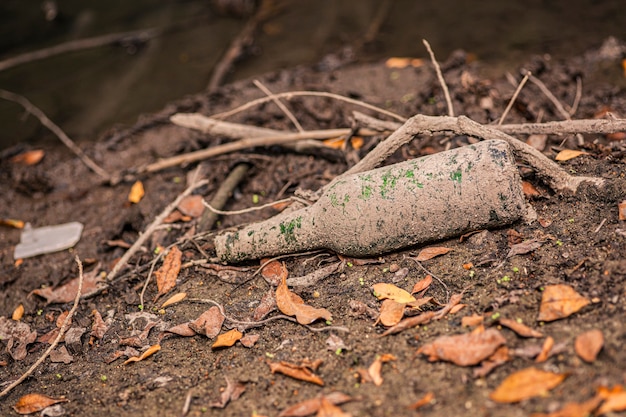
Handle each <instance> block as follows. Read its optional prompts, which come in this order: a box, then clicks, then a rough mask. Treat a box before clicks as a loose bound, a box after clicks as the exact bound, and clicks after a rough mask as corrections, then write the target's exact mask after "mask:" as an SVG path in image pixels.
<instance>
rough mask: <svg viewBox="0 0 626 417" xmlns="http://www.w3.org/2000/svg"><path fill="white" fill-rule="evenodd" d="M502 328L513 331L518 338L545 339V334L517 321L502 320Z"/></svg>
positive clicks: (500, 320)
mask: <svg viewBox="0 0 626 417" xmlns="http://www.w3.org/2000/svg"><path fill="white" fill-rule="evenodd" d="M498 323H500V324H501V325H502V326H504V327H507V328H509V329H511V330H513V331H514V332H515V333H516V334H517V335H518V336H522V337H537V338H538V337H543V333H541V332H538V331H537V330H534V329H531V328H530V327H528V326H526V325H525V324H522V323H519V322H517V321H516V320H511V319H504V318H501V319H499V320H498Z"/></svg>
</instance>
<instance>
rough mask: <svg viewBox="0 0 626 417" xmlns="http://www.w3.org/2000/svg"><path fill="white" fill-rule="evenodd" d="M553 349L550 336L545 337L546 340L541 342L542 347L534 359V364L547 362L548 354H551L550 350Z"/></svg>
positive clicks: (552, 340)
mask: <svg viewBox="0 0 626 417" xmlns="http://www.w3.org/2000/svg"><path fill="white" fill-rule="evenodd" d="M553 347H554V339H553V338H552V336H548V337H546V340H544V342H543V346H541V352H539V355H537V357H536V358H535V362H537V363H542V362H545V361H547V360H548V358H549V357H550V353H551V352H552V348H553Z"/></svg>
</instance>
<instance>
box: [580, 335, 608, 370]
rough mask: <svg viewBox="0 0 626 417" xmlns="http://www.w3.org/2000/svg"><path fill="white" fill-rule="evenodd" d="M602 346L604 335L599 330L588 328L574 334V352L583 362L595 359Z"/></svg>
mask: <svg viewBox="0 0 626 417" xmlns="http://www.w3.org/2000/svg"><path fill="white" fill-rule="evenodd" d="M602 346H604V335H603V334H602V331H600V330H597V329H596V330H589V331H588V332H585V333H582V334H579V335H578V336H576V341H575V342H574V349H575V350H576V354H577V355H578V356H580V358H581V359H582V360H584V361H585V362H589V363H591V362H593V361H595V360H596V357H597V356H598V353H600V350H602Z"/></svg>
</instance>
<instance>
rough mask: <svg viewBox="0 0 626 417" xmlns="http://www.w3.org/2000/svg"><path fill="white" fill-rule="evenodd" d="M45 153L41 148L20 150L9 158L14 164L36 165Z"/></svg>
mask: <svg viewBox="0 0 626 417" xmlns="http://www.w3.org/2000/svg"><path fill="white" fill-rule="evenodd" d="M45 154H46V153H45V152H44V151H43V150H41V149H35V150H32V151H26V152H22V153H20V154H18V155H15V156H14V157H12V158H11V159H10V161H11V162H13V163H14V164H22V165H29V166H30V165H37V164H38V163H39V162H41V160H42V159H43V157H44V155H45Z"/></svg>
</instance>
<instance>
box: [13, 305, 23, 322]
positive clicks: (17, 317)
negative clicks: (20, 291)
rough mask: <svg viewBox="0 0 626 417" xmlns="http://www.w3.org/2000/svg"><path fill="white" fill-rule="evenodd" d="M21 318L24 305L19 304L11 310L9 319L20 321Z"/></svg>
mask: <svg viewBox="0 0 626 417" xmlns="http://www.w3.org/2000/svg"><path fill="white" fill-rule="evenodd" d="M22 317H24V305H23V304H20V305H19V306H17V307H16V308H15V310H13V314H12V315H11V318H12V319H13V320H15V321H19V320H22Z"/></svg>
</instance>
